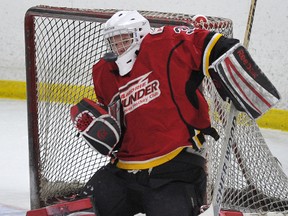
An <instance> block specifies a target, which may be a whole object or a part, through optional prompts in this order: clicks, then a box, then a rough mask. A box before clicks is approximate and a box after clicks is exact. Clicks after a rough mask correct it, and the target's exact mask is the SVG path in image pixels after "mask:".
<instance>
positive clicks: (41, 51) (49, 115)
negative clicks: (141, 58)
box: [25, 6, 288, 214]
mask: <svg viewBox="0 0 288 216" xmlns="http://www.w3.org/2000/svg"><path fill="white" fill-rule="evenodd" d="M115 12H116V10H114V9H111V10H110V9H95V10H87V9H85V10H84V9H72V8H58V7H48V6H37V7H32V8H30V9H29V10H28V11H27V13H26V16H25V46H26V73H27V105H28V135H29V163H30V188H31V189H30V193H31V208H32V209H37V208H40V207H45V206H49V205H52V204H55V203H56V204H57V200H59V199H61V200H62V199H65V198H67V197H71V196H73V195H75V194H77V193H78V192H79V190H81V187H82V186H83V185H84V184H85V183H86V182H87V181H88V180H89V179H90V177H91V176H92V175H93V174H94V173H95V171H96V170H98V169H99V168H100V167H101V166H103V165H105V164H106V163H107V162H108V158H106V157H103V156H101V155H99V154H97V153H96V152H95V151H93V150H92V149H91V148H90V147H89V146H88V145H86V144H85V143H84V141H83V140H82V139H81V138H79V137H77V136H76V134H77V132H76V129H75V128H74V127H73V125H72V122H71V120H70V115H69V110H70V107H71V105H72V104H75V103H77V102H79V101H80V100H81V99H82V98H84V97H86V98H90V99H92V100H96V96H95V95H94V91H93V85H92V77H91V68H92V65H93V64H95V63H96V62H97V61H98V60H99V59H100V58H101V57H102V56H103V55H104V54H105V52H106V43H105V42H104V40H103V36H102V32H101V26H102V24H103V23H104V22H105V21H106V20H107V19H109V18H110V17H111V16H112V15H113V14H114V13H115ZM139 12H140V13H142V14H143V15H144V16H145V17H146V18H147V19H148V20H149V21H150V23H151V25H152V27H159V26H162V25H185V26H191V25H200V27H202V28H207V29H209V30H211V31H216V32H219V33H222V34H224V35H225V36H227V37H232V34H233V25H232V21H231V20H230V19H227V18H221V17H212V16H206V17H207V18H208V22H201V23H195V21H194V19H193V17H194V15H188V14H180V13H164V12H157V11H139ZM203 94H204V95H205V97H206V100H207V101H208V103H209V106H210V116H211V120H212V124H213V126H214V127H215V128H217V130H218V132H219V134H220V135H221V137H222V138H220V140H219V141H217V142H214V140H212V139H208V152H207V158H208V160H209V163H208V185H207V186H208V187H207V188H208V189H207V201H208V203H210V202H211V199H212V195H213V189H214V186H215V181H216V179H217V173H218V165H219V158H220V157H221V156H222V155H223V152H221V141H223V137H225V136H226V134H225V127H226V125H227V122H226V121H227V116H228V114H229V103H227V102H225V101H223V100H222V99H221V98H220V97H219V96H218V93H217V91H216V90H215V88H214V85H213V84H212V83H211V82H210V80H209V79H208V78H206V79H205V80H204V83H203ZM235 137H236V138H237V139H236V142H237V143H235V145H233V151H232V152H231V161H230V166H229V171H228V174H227V179H228V180H227V181H226V183H225V184H226V185H225V186H224V187H225V190H224V195H223V200H222V208H223V209H233V210H237V211H242V212H253V213H261V214H262V213H267V212H281V213H283V212H284V213H285V212H286V213H287V209H288V200H287V194H288V191H287V190H288V189H287V188H288V180H287V176H286V175H285V174H284V173H283V171H282V169H281V167H280V166H279V164H278V163H277V162H276V160H275V159H274V157H273V155H272V154H271V152H270V151H269V149H268V147H267V145H266V143H265V141H264V139H263V137H262V135H261V133H260V130H259V128H258V126H257V124H256V123H255V121H253V120H251V119H249V117H248V116H247V115H245V114H243V113H240V114H239V115H238V116H237V127H236V128H235ZM271 176H273V177H271ZM223 212H224V211H223ZM223 212H222V213H223Z"/></svg>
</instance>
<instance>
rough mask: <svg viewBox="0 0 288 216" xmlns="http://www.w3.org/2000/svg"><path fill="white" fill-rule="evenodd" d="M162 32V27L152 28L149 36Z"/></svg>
mask: <svg viewBox="0 0 288 216" xmlns="http://www.w3.org/2000/svg"><path fill="white" fill-rule="evenodd" d="M163 31H164V26H162V27H160V28H152V30H151V32H150V34H151V35H156V34H161V33H162V32H163Z"/></svg>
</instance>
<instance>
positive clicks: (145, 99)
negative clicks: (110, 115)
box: [120, 71, 161, 115]
mask: <svg viewBox="0 0 288 216" xmlns="http://www.w3.org/2000/svg"><path fill="white" fill-rule="evenodd" d="M151 72H152V71H150V72H148V73H146V74H144V75H143V76H141V77H138V78H136V79H134V80H132V81H130V82H128V83H127V84H126V85H125V86H122V87H121V88H120V98H121V101H122V105H123V110H124V114H125V115H126V114H128V113H130V112H132V111H133V110H135V109H137V108H138V107H140V106H142V105H144V104H147V103H149V102H150V101H152V100H154V99H155V98H157V97H159V96H160V94H161V91H160V88H159V81H158V80H152V81H150V82H149V80H148V76H149V74H150V73H151Z"/></svg>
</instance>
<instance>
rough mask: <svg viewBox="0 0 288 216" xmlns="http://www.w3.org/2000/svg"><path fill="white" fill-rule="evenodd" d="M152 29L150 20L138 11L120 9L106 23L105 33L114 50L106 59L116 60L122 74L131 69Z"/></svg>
mask: <svg viewBox="0 0 288 216" xmlns="http://www.w3.org/2000/svg"><path fill="white" fill-rule="evenodd" d="M150 30H151V28H150V23H149V21H148V20H147V19H146V18H145V17H143V16H142V15H141V14H140V13H138V12H137V11H119V12H117V13H115V14H114V15H113V16H112V17H111V18H110V19H109V20H107V22H106V23H105V24H104V28H103V35H104V38H105V39H106V41H107V42H108V47H109V48H110V49H111V52H112V53H110V56H109V53H108V54H107V55H106V60H108V61H109V60H110V61H115V62H116V64H117V66H118V68H119V73H120V76H124V75H126V74H128V73H129V72H130V71H131V69H132V67H133V65H134V63H135V60H136V57H137V54H136V52H137V50H139V48H140V44H141V42H142V40H143V38H144V37H145V36H146V35H147V34H148V33H149V32H150ZM109 58H110V59H109Z"/></svg>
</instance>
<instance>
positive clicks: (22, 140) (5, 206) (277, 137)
mask: <svg viewBox="0 0 288 216" xmlns="http://www.w3.org/2000/svg"><path fill="white" fill-rule="evenodd" d="M0 131H1V136H0V146H1V149H0V165H1V169H0V172H1V178H0V216H6V215H7V216H8V215H9V216H24V215H26V213H25V212H26V211H27V210H29V209H30V200H29V162H28V133H27V132H28V127H27V110H26V101H24V100H8V99H0ZM261 131H262V132H263V136H264V138H265V140H266V142H267V144H268V146H269V148H270V150H271V152H272V153H273V154H274V156H275V157H277V158H278V160H279V161H280V162H281V164H282V167H283V170H284V172H285V173H286V174H287V175H288V158H287V152H288V132H284V131H278V130H270V129H261Z"/></svg>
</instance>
